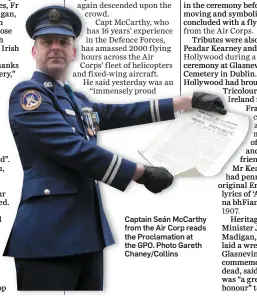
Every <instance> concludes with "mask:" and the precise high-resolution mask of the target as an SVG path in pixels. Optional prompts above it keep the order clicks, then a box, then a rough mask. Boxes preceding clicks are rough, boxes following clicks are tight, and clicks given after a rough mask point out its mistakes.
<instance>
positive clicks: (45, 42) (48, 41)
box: [42, 39, 52, 45]
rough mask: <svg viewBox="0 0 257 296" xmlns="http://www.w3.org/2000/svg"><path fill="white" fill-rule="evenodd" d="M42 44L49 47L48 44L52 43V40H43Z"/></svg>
mask: <svg viewBox="0 0 257 296" xmlns="http://www.w3.org/2000/svg"><path fill="white" fill-rule="evenodd" d="M42 43H43V44H47V45H49V44H51V43H52V40H50V39H45V40H43V42H42Z"/></svg>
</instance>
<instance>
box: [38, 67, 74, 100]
mask: <svg viewBox="0 0 257 296" xmlns="http://www.w3.org/2000/svg"><path fill="white" fill-rule="evenodd" d="M32 80H35V81H37V82H38V83H40V84H41V85H43V86H44V87H46V88H47V89H49V90H51V91H52V92H54V94H55V95H56V96H61V97H65V98H66V99H68V100H69V96H68V94H67V93H66V91H65V90H64V88H63V87H62V86H61V85H60V83H59V82H57V81H56V80H55V79H54V78H53V77H51V76H49V75H47V74H45V73H43V72H40V71H35V72H34V74H33V76H32Z"/></svg>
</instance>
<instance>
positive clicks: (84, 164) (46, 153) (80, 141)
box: [5, 6, 225, 290]
mask: <svg viewBox="0 0 257 296" xmlns="http://www.w3.org/2000/svg"><path fill="white" fill-rule="evenodd" d="M26 28H27V32H28V34H29V36H30V37H31V38H33V39H35V44H34V46H33V49H32V55H33V57H34V58H35V60H36V66H37V70H36V71H35V72H34V74H33V76H32V78H31V79H30V80H28V81H23V82H21V83H20V84H18V85H17V86H16V87H15V88H14V90H13V91H12V93H11V97H10V108H9V116H10V124H11V129H12V132H13V135H14V138H15V141H16V144H17V147H18V150H19V154H20V158H21V162H22V166H23V170H24V181H23V189H22V196H21V202H20V205H19V209H18V212H17V216H16V219H15V222H14V225H13V228H12V231H11V234H10V237H9V240H8V244H7V246H6V250H5V255H7V256H12V257H15V264H16V270H17V286H18V289H19V290H102V287H103V249H104V248H105V247H106V246H109V245H111V244H113V243H114V241H113V237H112V234H111V231H110V228H109V225H108V222H107V220H106V217H105V214H104V210H103V207H102V203H101V197H100V193H99V188H98V181H101V182H104V183H106V184H108V185H110V186H113V187H115V188H117V189H119V190H121V191H124V190H125V189H126V187H127V186H128V185H129V183H130V182H131V180H134V181H136V182H138V183H139V184H143V185H145V187H146V188H147V189H148V190H150V191H152V192H154V193H158V192H161V191H162V190H163V189H165V188H167V187H168V186H170V185H171V183H172V180H173V177H172V175H171V174H170V173H169V172H168V171H167V170H166V169H164V168H154V167H144V166H142V165H138V164H135V163H133V162H131V161H129V160H126V159H124V158H121V157H120V156H118V155H116V154H113V153H111V152H109V151H107V150H105V149H103V148H101V147H99V146H97V144H96V134H97V131H98V130H99V129H101V130H105V129H112V128H117V127H124V126H129V125H137V124H144V123H148V122H153V121H161V120H168V119H173V118H174V111H178V110H182V109H187V108H189V107H191V105H192V104H193V107H196V108H203V109H206V110H210V111H217V112H219V113H225V110H224V106H223V104H222V101H221V100H220V99H219V98H218V97H216V96H213V95H209V94H205V93H194V95H193V99H192V98H191V97H182V98H176V99H174V100H173V99H163V100H156V101H153V102H140V103H133V104H124V105H120V104H119V105H112V104H95V103H92V102H91V101H89V100H88V99H87V98H86V97H85V96H84V95H83V94H82V93H79V92H73V91H72V90H71V87H70V86H69V85H68V84H67V82H66V80H67V77H66V70H67V68H68V66H69V63H70V62H71V61H73V60H74V59H75V57H76V49H75V48H74V39H75V38H76V37H77V36H78V35H79V34H80V31H81V21H80V19H79V17H78V16H77V15H76V14H75V13H74V12H73V11H71V10H70V9H68V8H65V7H60V6H50V7H45V8H42V9H40V10H38V11H36V12H35V13H33V14H32V15H31V16H30V17H29V18H28V20H27V23H26Z"/></svg>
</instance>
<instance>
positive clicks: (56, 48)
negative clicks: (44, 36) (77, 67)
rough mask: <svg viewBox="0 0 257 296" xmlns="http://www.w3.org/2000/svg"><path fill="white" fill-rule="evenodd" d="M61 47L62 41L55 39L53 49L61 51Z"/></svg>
mask: <svg viewBox="0 0 257 296" xmlns="http://www.w3.org/2000/svg"><path fill="white" fill-rule="evenodd" d="M60 48H61V46H60V43H59V41H58V40H53V42H52V50H53V51H59V50H60Z"/></svg>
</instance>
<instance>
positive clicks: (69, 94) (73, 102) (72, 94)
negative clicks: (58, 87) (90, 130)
mask: <svg viewBox="0 0 257 296" xmlns="http://www.w3.org/2000/svg"><path fill="white" fill-rule="evenodd" d="M63 88H64V90H65V91H66V93H67V94H68V96H69V98H70V99H71V102H72V104H73V106H74V108H75V111H76V113H78V114H80V111H79V107H78V104H77V102H76V99H75V96H74V93H73V91H72V89H71V87H70V86H69V84H64V86H63Z"/></svg>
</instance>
